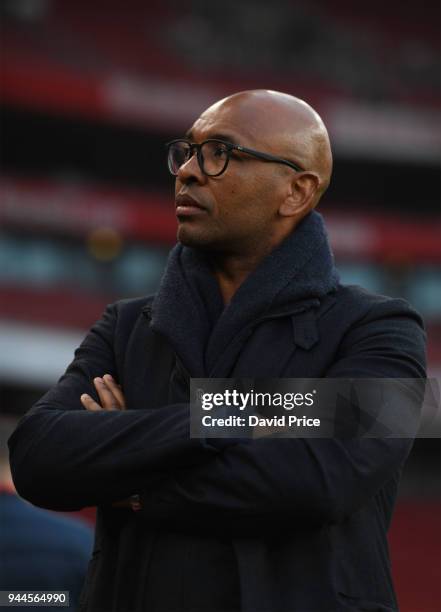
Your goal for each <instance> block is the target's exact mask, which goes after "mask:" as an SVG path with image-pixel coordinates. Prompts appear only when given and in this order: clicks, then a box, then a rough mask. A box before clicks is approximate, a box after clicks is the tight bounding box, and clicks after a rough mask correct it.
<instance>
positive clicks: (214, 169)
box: [165, 138, 303, 176]
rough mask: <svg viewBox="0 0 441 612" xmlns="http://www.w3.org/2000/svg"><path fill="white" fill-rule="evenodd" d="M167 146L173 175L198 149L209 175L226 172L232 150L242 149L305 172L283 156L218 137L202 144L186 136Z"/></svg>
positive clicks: (202, 169)
mask: <svg viewBox="0 0 441 612" xmlns="http://www.w3.org/2000/svg"><path fill="white" fill-rule="evenodd" d="M165 146H166V147H167V150H168V169H169V170H170V173H171V174H173V176H177V174H178V171H179V168H180V167H181V166H183V165H184V164H185V163H186V162H187V161H188V160H189V159H190V157H191V156H192V155H193V153H194V151H196V157H197V160H198V164H199V167H200V169H201V171H202V172H203V173H204V174H206V175H207V176H219V175H220V174H222V173H223V172H225V170H226V169H227V166H228V162H229V161H230V157H231V153H232V151H240V152H241V153H246V154H247V155H252V156H253V157H257V158H258V159H263V160H265V161H269V162H274V163H277V164H285V166H289V167H290V168H292V169H293V170H295V171H296V172H303V168H301V167H300V166H298V165H297V164H294V163H293V162H290V161H288V160H287V159H283V158H282V157H276V156H275V155H270V154H269V153H262V152H261V151H255V150H254V149H248V148H247V147H242V146H241V145H236V144H233V143H232V142H225V141H224V140H218V139H217V138H209V139H208V140H204V141H203V142H201V143H200V144H196V143H195V142H190V141H189V140H186V139H184V138H177V139H176V140H172V141H171V142H168V143H167V144H166V145H165Z"/></svg>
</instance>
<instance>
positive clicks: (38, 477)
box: [9, 305, 217, 510]
mask: <svg viewBox="0 0 441 612" xmlns="http://www.w3.org/2000/svg"><path fill="white" fill-rule="evenodd" d="M117 316H118V308H117V305H111V306H109V307H108V308H107V309H106V312H105V313H104V316H103V318H102V319H101V320H100V321H98V322H97V323H96V324H95V325H94V326H93V327H92V329H91V330H90V332H89V334H88V335H87V336H86V338H85V340H84V341H83V342H82V344H81V346H80V347H79V348H78V349H77V350H76V352H75V358H74V360H73V361H72V363H71V364H70V365H69V367H68V368H67V370H66V372H65V374H64V375H63V376H62V377H61V379H60V380H59V382H58V384H57V385H56V386H55V387H53V388H52V389H51V390H50V391H48V393H46V395H44V396H43V397H42V398H41V400H39V401H38V402H37V403H36V404H35V406H34V407H33V408H32V409H31V410H30V411H29V412H28V413H27V414H26V415H25V416H24V417H23V418H22V420H21V421H20V423H19V425H18V427H17V429H16V430H15V432H14V433H13V435H12V437H11V438H10V440H9V447H10V463H11V469H12V474H13V479H14V483H15V486H16V488H17V491H18V493H19V494H20V495H21V496H22V497H24V498H25V499H27V500H29V501H30V502H32V503H33V504H35V505H38V506H43V507H46V508H50V509H53V510H75V509H79V508H82V507H85V506H94V505H98V504H104V503H108V502H112V501H116V500H120V499H124V498H126V497H128V496H129V495H132V494H133V493H134V492H135V491H138V490H139V489H140V487H141V486H143V485H145V483H146V478H147V480H148V477H149V474H151V475H152V478H153V479H156V480H157V479H158V478H159V477H160V475H161V470H165V469H170V468H171V467H172V466H176V465H180V466H185V465H187V466H188V465H192V464H194V463H195V462H199V461H201V460H202V459H204V460H205V459H206V458H207V457H211V456H212V455H213V454H216V452H217V451H216V450H215V448H214V447H213V446H212V445H209V444H206V443H205V442H204V441H203V440H190V439H189V435H188V432H189V407H188V404H173V405H169V406H165V407H164V408H163V409H161V410H148V409H147V410H126V411H114V412H107V411H106V412H105V411H103V412H88V411H87V410H85V409H84V408H83V406H82V404H81V402H80V395H81V394H82V393H89V395H91V396H92V397H94V398H95V399H96V400H97V401H99V399H98V397H97V394H96V391H95V389H94V386H93V382H92V381H93V378H94V377H95V376H102V375H103V374H105V373H109V374H112V375H113V376H116V365H115V356H114V348H113V347H114V335H115V327H116V321H117Z"/></svg>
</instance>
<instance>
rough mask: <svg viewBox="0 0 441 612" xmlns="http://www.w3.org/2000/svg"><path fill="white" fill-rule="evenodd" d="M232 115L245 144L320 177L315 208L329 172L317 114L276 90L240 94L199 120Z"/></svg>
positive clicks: (325, 137)
mask: <svg viewBox="0 0 441 612" xmlns="http://www.w3.org/2000/svg"><path fill="white" fill-rule="evenodd" d="M213 111H215V114H216V116H217V117H219V116H220V117H222V114H224V115H225V118H226V119H227V118H230V117H231V116H234V117H235V119H236V120H237V122H238V124H239V125H241V131H243V132H244V133H245V134H246V136H247V138H248V145H249V146H255V147H256V148H259V147H260V148H262V146H265V147H266V148H265V150H266V151H268V152H271V153H274V155H278V156H280V157H285V158H286V159H288V160H290V161H293V162H295V163H297V164H298V165H300V166H301V167H302V168H304V169H305V170H307V171H310V172H313V173H315V174H316V175H317V176H318V178H319V186H318V189H317V192H316V196H315V202H314V205H315V204H317V202H318V200H319V199H320V197H321V196H322V194H323V193H324V191H325V190H326V189H327V187H328V185H329V182H330V178H331V173H332V153H331V146H330V142H329V136H328V131H327V129H326V127H325V124H324V123H323V120H322V119H321V117H320V115H319V114H318V113H317V112H316V111H315V110H314V109H313V108H312V107H311V106H310V105H309V104H307V103H306V102H304V101H303V100H300V99H299V98H296V97H294V96H291V95H289V94H286V93H281V92H278V91H271V90H267V89H255V90H250V91H242V92H239V93H235V94H233V95H231V96H228V97H227V98H224V99H222V100H220V101H218V102H216V103H215V104H213V105H212V106H210V107H209V108H208V109H207V110H206V111H205V112H204V113H203V114H202V115H201V117H200V118H199V120H198V121H202V122H204V120H207V121H209V120H210V116H211V115H212V114H213Z"/></svg>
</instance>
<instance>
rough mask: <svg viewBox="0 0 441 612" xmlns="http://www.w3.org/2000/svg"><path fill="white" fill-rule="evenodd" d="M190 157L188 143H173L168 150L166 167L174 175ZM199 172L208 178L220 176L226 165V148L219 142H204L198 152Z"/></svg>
mask: <svg viewBox="0 0 441 612" xmlns="http://www.w3.org/2000/svg"><path fill="white" fill-rule="evenodd" d="M190 156H191V146H190V145H189V143H188V142H185V141H181V142H176V143H173V144H172V145H171V146H170V148H169V157H168V165H169V168H170V172H171V173H172V174H174V175H176V174H177V173H178V170H179V168H180V167H181V166H182V165H183V164H185V162H187V161H188V159H189V158H190ZM200 163H201V166H202V167H201V170H202V172H204V173H205V174H208V175H209V176H215V175H217V174H220V173H221V172H222V171H223V170H224V169H225V166H226V165H227V163H228V148H227V147H226V146H225V144H223V143H221V142H215V141H208V142H204V143H203V144H202V146H201V150H200Z"/></svg>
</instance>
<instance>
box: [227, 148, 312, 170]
mask: <svg viewBox="0 0 441 612" xmlns="http://www.w3.org/2000/svg"><path fill="white" fill-rule="evenodd" d="M232 148H234V149H237V150H238V151H242V152H243V153H248V154H249V155H254V156H255V157H260V158H261V159H266V160H267V161H273V162H278V163H279V164H286V165H287V166H290V167H291V168H294V170H296V171H297V172H303V171H304V170H303V168H301V167H300V166H298V165H297V164H294V163H293V162H290V161H288V160H287V159H283V158H282V157H277V156H276V155H271V154H270V153H261V152H260V151H255V150H254V149H248V148H247V147H242V146H241V145H233V146H232Z"/></svg>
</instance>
